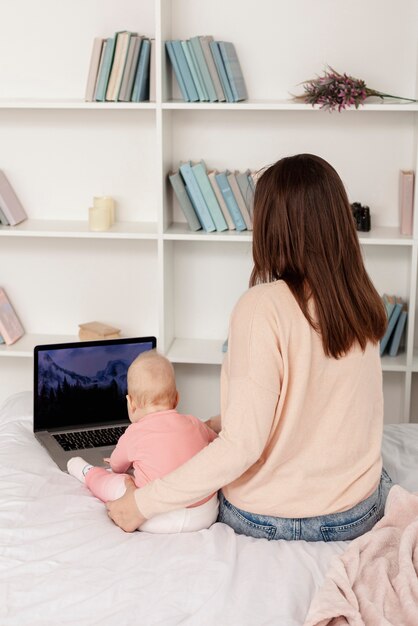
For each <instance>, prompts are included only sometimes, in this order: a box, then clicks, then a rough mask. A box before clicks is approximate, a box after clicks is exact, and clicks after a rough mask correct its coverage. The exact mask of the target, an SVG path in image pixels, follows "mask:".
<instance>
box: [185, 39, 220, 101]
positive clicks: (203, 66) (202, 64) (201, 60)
mask: <svg viewBox="0 0 418 626" xmlns="http://www.w3.org/2000/svg"><path fill="white" fill-rule="evenodd" d="M189 41H190V45H191V46H192V48H193V51H194V54H195V57H196V61H197V63H198V65H199V68H200V72H201V74H202V78H203V83H204V85H205V89H206V91H207V92H208V97H209V101H210V102H216V101H217V99H218V97H217V95H216V91H215V86H214V84H213V82H212V78H211V76H210V72H209V68H208V65H207V63H206V59H205V55H204V54H203V49H202V44H201V43H200V39H199V37H191V38H190V39H189Z"/></svg>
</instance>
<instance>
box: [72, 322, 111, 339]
mask: <svg viewBox="0 0 418 626" xmlns="http://www.w3.org/2000/svg"><path fill="white" fill-rule="evenodd" d="M78 327H79V331H78V336H79V338H80V339H83V340H87V341H88V340H94V339H117V338H118V337H120V329H119V328H114V327H113V326H109V325H108V324H102V322H87V323H85V324H79V326H78Z"/></svg>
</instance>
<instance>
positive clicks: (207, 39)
mask: <svg viewBox="0 0 418 626" xmlns="http://www.w3.org/2000/svg"><path fill="white" fill-rule="evenodd" d="M199 39H200V45H201V46H202V50H203V54H204V57H205V60H206V64H207V66H208V70H209V74H210V77H211V79H212V82H213V86H214V88H215V92H216V97H217V99H218V100H219V102H225V100H226V97H225V92H224V90H223V87H222V83H221V80H220V78H219V74H218V70H217V69H216V65H215V61H214V59H213V55H212V52H211V49H210V43H211V42H212V41H213V37H212V36H211V35H204V36H202V37H199Z"/></svg>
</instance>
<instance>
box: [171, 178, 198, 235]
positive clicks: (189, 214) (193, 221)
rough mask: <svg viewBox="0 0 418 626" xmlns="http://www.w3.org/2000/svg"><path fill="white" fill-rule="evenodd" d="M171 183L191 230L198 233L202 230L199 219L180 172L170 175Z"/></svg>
mask: <svg viewBox="0 0 418 626" xmlns="http://www.w3.org/2000/svg"><path fill="white" fill-rule="evenodd" d="M168 178H169V181H170V183H171V185H172V187H173V190H174V193H175V196H176V198H177V201H178V203H179V206H180V209H181V210H182V212H183V215H184V217H185V218H186V221H187V223H188V225H189V228H190V230H193V231H197V230H200V229H201V228H202V225H201V223H200V221H199V218H198V217H197V215H196V211H195V210H194V207H193V204H192V202H191V200H190V197H189V194H188V193H187V188H186V185H185V184H184V181H183V179H182V177H181V176H180V173H179V172H172V173H170V174H169V175H168Z"/></svg>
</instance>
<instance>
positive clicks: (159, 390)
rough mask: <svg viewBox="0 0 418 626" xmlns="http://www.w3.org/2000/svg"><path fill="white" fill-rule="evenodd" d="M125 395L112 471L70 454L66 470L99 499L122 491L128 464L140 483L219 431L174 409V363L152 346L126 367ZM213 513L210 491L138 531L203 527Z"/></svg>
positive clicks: (177, 462) (188, 455)
mask: <svg viewBox="0 0 418 626" xmlns="http://www.w3.org/2000/svg"><path fill="white" fill-rule="evenodd" d="M126 398H127V403H128V415H129V419H130V421H131V422H132V424H130V425H129V426H128V428H127V429H126V431H125V432H124V434H123V435H122V436H121V438H120V439H119V441H118V443H117V445H116V447H115V449H114V451H113V452H112V455H111V457H110V459H109V463H110V467H111V469H112V471H109V470H106V469H104V468H103V467H93V466H92V465H90V464H88V463H87V462H86V461H85V460H84V459H82V458H81V457H73V458H72V459H70V460H69V461H68V465H67V468H68V472H69V474H71V475H72V476H75V477H76V478H78V479H79V480H80V481H82V482H85V484H86V485H87V487H88V488H89V489H90V491H91V492H92V493H93V494H94V495H95V496H96V497H97V498H99V499H100V500H102V501H103V502H108V501H109V500H116V499H117V498H120V497H121V496H122V495H123V494H124V493H125V490H126V486H125V478H126V476H127V475H128V474H126V473H124V472H127V470H128V469H130V468H131V467H132V468H133V477H134V480H135V484H136V486H137V487H143V486H144V485H145V484H146V483H148V482H151V481H152V480H154V479H156V478H161V477H162V476H164V475H165V474H168V473H169V472H171V471H172V470H174V469H176V468H177V467H179V466H180V465H182V464H183V463H185V462H186V461H187V460H188V459H190V458H191V457H192V456H194V455H195V454H197V452H199V451H200V450H202V449H203V448H204V447H206V446H207V445H208V443H210V442H211V441H213V440H214V439H215V438H216V436H217V435H216V433H215V432H214V431H213V430H211V429H210V428H209V427H208V426H206V425H205V424H204V423H203V422H201V421H200V420H198V419H197V418H196V417H193V416H192V415H182V414H181V413H178V412H177V410H176V408H177V404H178V401H179V395H178V392H177V388H176V382H175V378H174V369H173V366H172V365H171V363H170V362H169V361H168V359H166V358H165V357H163V356H161V355H160V354H158V353H157V352H156V351H155V350H151V351H149V352H144V353H143V354H141V355H140V356H139V357H138V358H137V359H135V361H133V363H132V364H131V366H130V367H129V370H128V395H127V396H126ZM106 460H107V459H106ZM217 515H218V498H217V495H216V494H214V495H211V496H209V497H207V498H205V499H204V500H201V501H200V502H197V503H196V504H194V505H193V506H191V507H188V508H185V509H179V510H177V511H171V512H170V513H165V514H162V515H157V516H155V517H153V518H152V519H150V520H147V521H146V522H145V523H144V524H142V526H141V530H145V531H147V532H153V533H177V532H188V531H194V530H201V529H203V528H208V527H209V526H211V524H213V523H214V522H215V521H216V519H217Z"/></svg>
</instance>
